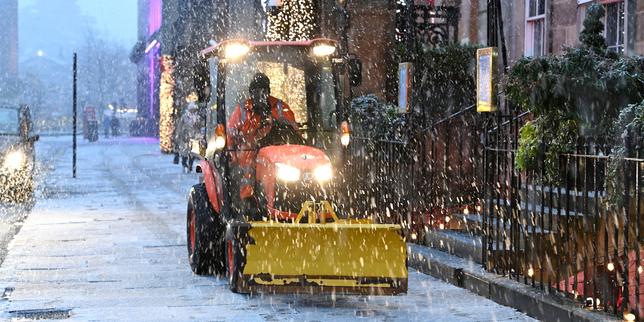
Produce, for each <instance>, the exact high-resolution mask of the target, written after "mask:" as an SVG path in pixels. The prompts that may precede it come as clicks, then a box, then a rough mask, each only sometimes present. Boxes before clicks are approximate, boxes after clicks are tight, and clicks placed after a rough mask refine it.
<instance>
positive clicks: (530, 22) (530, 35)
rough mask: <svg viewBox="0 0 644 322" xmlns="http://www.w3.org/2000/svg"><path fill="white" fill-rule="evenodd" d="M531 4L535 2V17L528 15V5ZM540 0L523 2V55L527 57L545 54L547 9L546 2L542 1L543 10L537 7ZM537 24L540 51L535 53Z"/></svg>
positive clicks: (546, 0)
mask: <svg viewBox="0 0 644 322" xmlns="http://www.w3.org/2000/svg"><path fill="white" fill-rule="evenodd" d="M532 2H536V4H535V5H536V7H535V11H536V15H534V16H531V15H530V5H531V3H532ZM539 2H540V0H526V1H525V29H524V30H525V35H524V37H525V40H524V48H523V53H524V55H525V56H527V57H539V56H543V55H545V54H546V39H545V38H546V8H547V7H548V5H547V2H548V0H543V8H541V7H539ZM539 9H542V12H543V13H539V11H540V10H539ZM538 22H541V28H540V33H541V51H540V52H539V53H538V54H536V53H535V34H536V33H535V29H536V25H537V23H538Z"/></svg>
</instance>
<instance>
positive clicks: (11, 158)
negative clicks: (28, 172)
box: [2, 151, 25, 171]
mask: <svg viewBox="0 0 644 322" xmlns="http://www.w3.org/2000/svg"><path fill="white" fill-rule="evenodd" d="M24 162H25V154H24V153H23V152H22V151H11V152H9V154H7V156H6V157H5V159H4V162H3V163H2V167H3V168H5V169H7V170H10V171H16V170H18V169H20V168H21V167H22V165H23V164H24Z"/></svg>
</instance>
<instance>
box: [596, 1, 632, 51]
mask: <svg viewBox="0 0 644 322" xmlns="http://www.w3.org/2000/svg"><path fill="white" fill-rule="evenodd" d="M600 3H601V4H602V5H603V6H604V10H605V11H606V15H605V16H604V20H603V21H602V22H603V23H604V38H605V39H606V48H607V49H608V50H609V51H614V52H617V53H625V52H626V44H627V36H628V35H627V34H626V24H627V21H628V17H627V14H628V13H627V11H626V2H625V1H624V0H603V1H601V2H600ZM610 5H616V6H618V7H617V15H618V16H617V17H616V18H615V23H616V26H615V27H616V30H617V31H616V33H617V34H616V39H615V42H614V43H608V41H609V40H608V19H609V17H608V6H610ZM620 7H621V13H622V14H623V15H624V18H623V20H622V23H621V26H620V18H619V14H620V10H619V9H620ZM620 33H622V39H621V40H622V41H621V43H620V41H619V40H620V35H619V34H620Z"/></svg>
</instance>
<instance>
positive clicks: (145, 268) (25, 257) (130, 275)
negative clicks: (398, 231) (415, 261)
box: [0, 137, 532, 321]
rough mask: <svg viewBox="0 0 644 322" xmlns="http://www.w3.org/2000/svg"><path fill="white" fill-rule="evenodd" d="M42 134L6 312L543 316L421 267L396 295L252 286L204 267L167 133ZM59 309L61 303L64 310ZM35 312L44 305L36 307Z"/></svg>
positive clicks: (159, 316) (99, 317)
mask: <svg viewBox="0 0 644 322" xmlns="http://www.w3.org/2000/svg"><path fill="white" fill-rule="evenodd" d="M70 146H71V138H70V137H43V138H42V139H41V141H40V142H39V143H37V149H38V158H39V159H41V160H46V161H45V162H44V164H42V168H43V169H45V171H43V172H41V177H40V178H39V182H40V185H39V187H38V191H39V192H38V198H39V199H38V201H37V203H36V205H35V206H34V208H33V209H32V211H31V213H30V214H29V216H28V218H27V219H26V220H25V222H24V224H23V226H22V228H21V230H20V232H19V233H18V234H17V235H16V236H15V238H14V240H13V241H12V242H11V243H10V244H9V246H8V255H7V257H6V259H5V261H4V263H3V264H2V267H0V292H2V291H3V290H4V294H3V297H2V298H0V308H1V309H2V314H1V315H0V318H4V319H9V320H22V318H23V317H29V316H30V315H29V313H30V312H31V313H33V311H26V310H43V309H52V310H54V311H53V312H50V314H51V315H49V316H48V317H49V318H55V317H61V316H60V314H62V316H63V317H64V316H65V313H60V312H59V311H56V310H62V312H66V310H71V311H70V315H71V316H70V317H69V318H68V320H72V321H229V320H236V321H284V320H286V321H295V320H297V321H355V320H379V321H455V320H458V321H532V319H530V318H528V317H527V316H525V315H523V314H521V313H519V312H517V311H515V310H514V309H511V308H508V307H504V306H500V305H498V304H496V303H494V302H492V301H490V300H487V299H485V298H482V297H479V296H476V295H474V294H472V293H469V292H467V291H465V290H463V289H459V288H457V287H454V286H452V285H449V284H446V283H443V282H440V281H438V280H436V279H434V278H431V277H429V276H426V275H423V274H420V273H418V272H415V271H410V277H409V294H407V295H403V296H394V297H367V296H338V297H337V298H335V299H331V298H329V297H326V296H311V295H309V296H294V295H271V296H247V295H239V294H233V293H231V292H230V291H228V288H227V285H226V283H225V281H223V280H219V279H217V278H215V277H202V276H196V275H193V274H192V272H191V271H190V267H189V265H188V261H187V251H186V242H185V231H186V229H185V210H186V201H187V198H186V195H187V192H188V189H189V187H190V186H191V185H193V184H195V183H197V180H198V178H197V175H196V174H183V173H181V168H180V167H179V166H177V165H173V164H172V162H171V161H172V156H169V155H163V154H161V153H160V152H159V149H158V141H156V140H153V139H145V138H129V139H126V138H116V139H108V140H105V139H102V138H101V140H99V142H96V143H87V142H83V141H81V142H80V144H79V149H78V170H77V171H78V174H77V179H72V178H71V163H72V158H71V148H70ZM57 314H59V315H57ZM31 317H34V316H33V315H31Z"/></svg>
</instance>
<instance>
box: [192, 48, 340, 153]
mask: <svg viewBox="0 0 644 322" xmlns="http://www.w3.org/2000/svg"><path fill="white" fill-rule="evenodd" d="M334 52H335V42H334V41H332V40H328V39H317V40H312V41H298V42H247V41H239V40H229V41H225V42H222V43H220V44H219V45H217V46H213V47H209V48H207V49H205V50H204V51H203V52H202V53H203V54H204V55H205V56H206V57H207V58H208V62H209V66H210V76H211V86H213V88H212V93H213V95H211V99H210V104H209V106H210V107H211V112H212V114H211V116H212V118H211V121H210V122H209V133H214V130H215V125H222V126H225V125H226V120H227V119H229V118H230V116H231V114H232V112H233V110H234V109H235V107H236V106H237V105H242V106H243V103H244V102H245V101H246V100H247V99H248V98H249V93H248V85H249V83H250V81H251V79H252V77H253V75H255V74H256V73H258V72H261V73H264V74H265V75H267V76H268V78H269V79H270V87H271V92H270V95H271V96H273V97H276V98H278V99H280V100H282V101H283V102H285V103H286V104H288V106H289V107H290V109H291V110H292V111H293V113H294V114H295V120H296V122H297V123H298V125H299V127H300V134H301V135H302V137H303V138H304V139H305V142H306V144H307V145H310V146H316V147H318V148H321V149H323V150H325V151H328V153H330V154H333V155H336V154H338V153H339V151H340V150H341V146H340V144H339V132H338V125H339V124H340V122H341V121H342V118H343V115H342V111H341V105H340V104H339V100H340V97H339V95H340V94H339V93H340V92H339V88H338V77H337V74H336V73H334V66H333V64H332V59H331V56H332V54H333V53H334ZM226 130H229V129H226Z"/></svg>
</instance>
